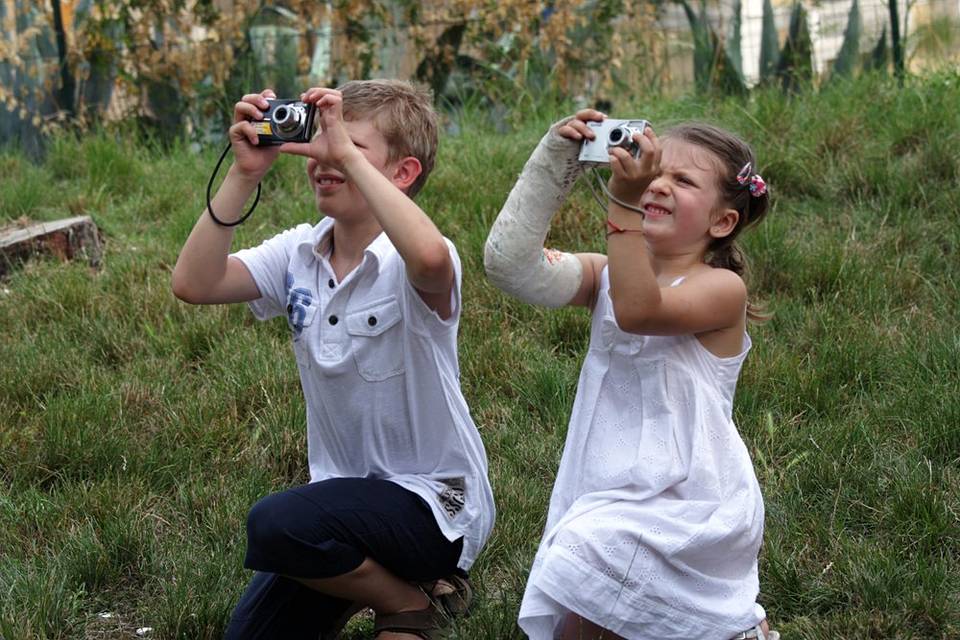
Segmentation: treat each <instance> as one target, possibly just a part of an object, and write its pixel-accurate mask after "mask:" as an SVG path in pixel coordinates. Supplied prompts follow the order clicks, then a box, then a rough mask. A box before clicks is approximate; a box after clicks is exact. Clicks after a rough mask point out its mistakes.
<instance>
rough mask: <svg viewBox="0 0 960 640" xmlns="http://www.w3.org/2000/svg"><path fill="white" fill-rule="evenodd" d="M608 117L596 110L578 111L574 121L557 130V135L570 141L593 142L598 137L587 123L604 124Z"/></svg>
mask: <svg viewBox="0 0 960 640" xmlns="http://www.w3.org/2000/svg"><path fill="white" fill-rule="evenodd" d="M606 117H607V116H606V115H604V114H602V113H600V112H599V111H597V110H596V109H581V110H580V111H577V113H576V115H574V116H573V119H572V120H570V121H569V122H567V123H566V124H565V125H563V126H562V127H560V128H559V129H557V133H559V134H560V135H561V136H563V137H564V138H569V139H570V140H578V141H579V140H584V139H586V140H593V139H594V138H596V137H597V134H595V133H594V132H593V129H591V128H590V127H588V126H587V122H591V121H592V122H603V119H604V118H606Z"/></svg>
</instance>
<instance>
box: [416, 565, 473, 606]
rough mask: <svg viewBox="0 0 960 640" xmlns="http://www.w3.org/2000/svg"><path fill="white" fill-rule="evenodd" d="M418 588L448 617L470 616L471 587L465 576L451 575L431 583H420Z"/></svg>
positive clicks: (471, 602)
mask: <svg viewBox="0 0 960 640" xmlns="http://www.w3.org/2000/svg"><path fill="white" fill-rule="evenodd" d="M419 586H420V588H421V589H422V590H423V592H424V593H425V594H427V596H428V597H429V598H430V599H431V600H433V601H434V602H436V603H437V605H439V607H440V608H441V610H443V611H444V612H446V613H447V614H448V615H450V616H465V615H470V605H472V604H473V587H472V586H471V584H470V579H469V578H467V576H466V575H463V574H452V575H449V576H447V577H446V578H440V579H439V580H434V581H432V582H421V583H420V585H419Z"/></svg>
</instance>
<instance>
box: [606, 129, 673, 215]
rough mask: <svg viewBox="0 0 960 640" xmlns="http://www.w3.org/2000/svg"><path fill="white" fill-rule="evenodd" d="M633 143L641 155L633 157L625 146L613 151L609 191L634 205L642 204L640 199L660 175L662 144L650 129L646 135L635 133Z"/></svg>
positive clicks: (646, 130)
mask: <svg viewBox="0 0 960 640" xmlns="http://www.w3.org/2000/svg"><path fill="white" fill-rule="evenodd" d="M633 141H634V142H636V143H637V144H639V145H640V154H639V156H638V157H636V158H634V157H633V156H632V155H631V154H630V152H629V151H627V150H626V149H624V148H622V147H615V148H613V149H611V150H610V169H611V170H612V171H613V175H611V176H610V182H609V184H608V188H609V189H610V193H612V194H613V195H614V196H616V197H617V198H619V199H620V200H623V201H625V202H629V203H631V204H635V203H637V204H638V203H639V202H640V196H642V195H643V192H644V191H646V190H647V187H649V186H650V183H651V182H653V179H654V178H656V177H657V176H658V175H660V155H661V152H662V151H661V148H660V141H659V140H658V139H657V134H655V133H654V132H653V129H652V128H650V127H649V126H648V127H647V128H645V129H644V130H643V135H641V134H639V133H636V134H634V136H633Z"/></svg>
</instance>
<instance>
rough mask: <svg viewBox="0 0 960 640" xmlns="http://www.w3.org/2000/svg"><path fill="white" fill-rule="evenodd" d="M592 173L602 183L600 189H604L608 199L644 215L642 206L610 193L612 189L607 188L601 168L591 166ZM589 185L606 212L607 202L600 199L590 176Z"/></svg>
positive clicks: (594, 197) (594, 196)
mask: <svg viewBox="0 0 960 640" xmlns="http://www.w3.org/2000/svg"><path fill="white" fill-rule="evenodd" d="M590 173H591V174H593V178H594V180H596V181H597V184H599V185H600V189H601V190H602V191H603V194H604V195H605V196H607V199H608V200H612V201H613V202H615V203H617V204H618V205H619V206H621V207H623V208H624V209H629V210H630V211H633V212H635V213H639V214H640V215H641V216H642V215H644V211H643V209H641V208H640V207H636V206H634V205H632V204H629V203H627V202H624V201H623V200H621V199H620V198H618V197H617V196H615V195H613V194H612V193H610V190H609V189H607V181H606V180H604V179H603V175H602V174H601V173H600V170H599V169H597V168H596V167H591V168H590ZM587 186H588V187H590V193H592V194H593V199H594V200H596V201H597V204H599V205H600V208H601V209H603V212H604V213H606V212H607V203H606V202H604V201H603V200H601V199H600V195H599V194H598V193H597V190H596V189H595V188H594V186H593V181H592V180H590V176H588V177H587Z"/></svg>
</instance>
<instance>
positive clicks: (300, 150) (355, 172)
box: [282, 88, 454, 319]
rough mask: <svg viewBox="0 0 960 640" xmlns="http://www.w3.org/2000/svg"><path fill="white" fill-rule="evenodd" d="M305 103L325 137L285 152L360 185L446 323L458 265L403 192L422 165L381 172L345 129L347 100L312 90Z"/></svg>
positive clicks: (403, 162)
mask: <svg viewBox="0 0 960 640" xmlns="http://www.w3.org/2000/svg"><path fill="white" fill-rule="evenodd" d="M302 99H303V101H304V102H313V103H315V104H316V105H317V109H318V112H319V116H318V119H319V122H320V126H321V128H322V130H323V135H320V136H315V137H314V139H313V141H311V142H310V143H304V144H287V145H284V147H283V149H282V150H283V151H284V152H288V153H294V154H297V155H304V156H308V157H313V158H316V159H317V160H318V161H319V162H321V164H324V163H327V164H330V165H332V166H334V167H337V168H340V169H341V170H342V171H343V172H344V174H345V175H346V176H347V178H348V179H349V180H350V182H352V183H353V184H355V185H356V186H357V188H358V189H359V190H360V193H361V194H363V197H364V198H365V199H366V201H367V203H368V204H369V205H370V208H371V210H372V211H373V215H374V216H375V217H376V218H377V222H379V223H380V226H381V227H382V228H383V230H384V232H386V234H387V236H388V237H389V238H390V241H391V242H392V243H393V246H394V247H396V249H397V252H399V254H400V256H401V257H402V258H403V261H404V264H405V265H406V270H407V277H408V278H409V279H410V283H411V284H412V285H413V286H414V288H415V289H416V290H417V292H418V293H419V294H420V297H421V298H423V301H424V302H425V303H426V304H427V306H429V307H430V308H431V309H433V310H435V311H436V312H437V313H438V314H439V315H440V317H441V318H443V319H447V318H449V317H450V314H451V313H452V309H451V298H450V294H451V291H452V289H453V285H454V270H453V261H452V259H451V257H450V251H449V249H448V248H447V244H446V242H445V241H444V239H443V235H442V234H441V233H440V230H439V229H437V227H436V225H435V224H433V221H432V220H430V218H429V217H428V216H427V214H426V213H424V212H423V210H422V209H421V208H420V207H419V206H417V204H416V203H415V202H414V201H413V200H411V199H410V198H409V197H408V196H407V195H406V194H405V193H404V192H403V190H404V189H406V188H407V187H409V186H410V185H411V184H413V182H414V181H415V180H416V179H417V177H418V176H419V175H420V173H421V171H422V167H421V165H420V161H419V160H417V159H416V158H413V157H406V158H401V159H400V160H398V161H396V162H393V163H389V164H388V167H387V168H388V175H384V173H381V172H380V170H379V169H377V167H375V166H374V165H373V164H371V163H370V161H369V160H368V159H367V158H366V156H365V155H364V154H363V153H362V152H361V151H360V150H359V149H358V148H357V146H356V145H355V144H354V142H353V141H352V140H351V139H350V136H349V134H348V133H347V131H346V129H345V128H344V126H343V97H342V96H341V94H340V92H339V91H336V90H335V89H322V88H312V89H309V90H308V91H307V92H306V93H304V95H303V97H302Z"/></svg>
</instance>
